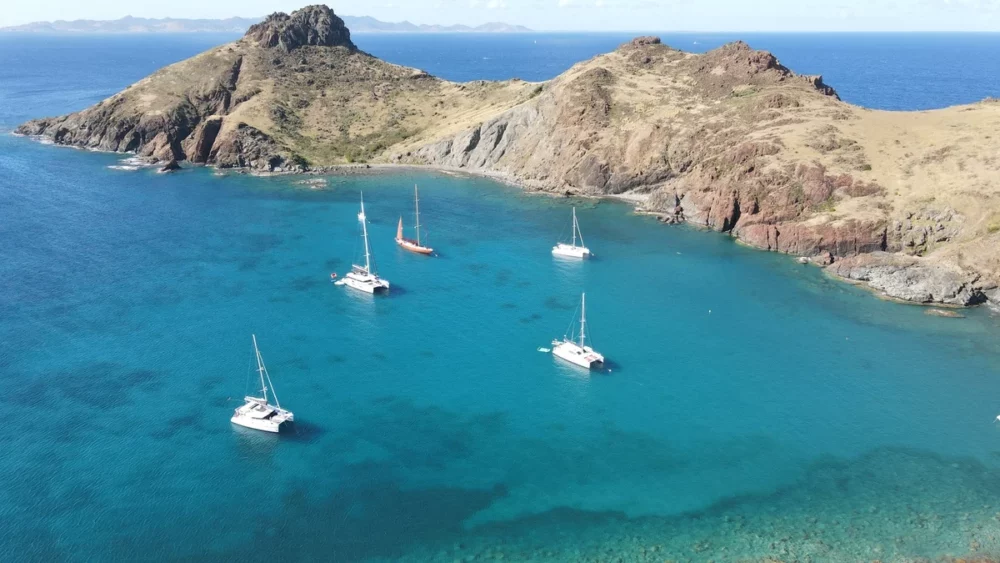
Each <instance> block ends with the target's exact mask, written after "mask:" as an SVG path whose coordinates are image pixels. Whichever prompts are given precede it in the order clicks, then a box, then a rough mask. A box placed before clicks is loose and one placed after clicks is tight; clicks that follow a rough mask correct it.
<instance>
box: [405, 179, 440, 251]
mask: <svg viewBox="0 0 1000 563" xmlns="http://www.w3.org/2000/svg"><path fill="white" fill-rule="evenodd" d="M413 206H414V208H415V210H416V212H415V214H414V216H415V221H414V223H415V224H414V230H415V231H416V235H417V239H416V240H413V239H408V238H406V237H405V236H403V218H402V217H400V218H399V227H398V228H397V229H396V244H398V245H399V246H400V247H402V248H404V249H406V250H409V251H410V252H416V253H417V254H433V253H434V249H433V248H431V247H429V246H424V245H423V244H421V243H420V197H419V196H418V195H417V186H413Z"/></svg>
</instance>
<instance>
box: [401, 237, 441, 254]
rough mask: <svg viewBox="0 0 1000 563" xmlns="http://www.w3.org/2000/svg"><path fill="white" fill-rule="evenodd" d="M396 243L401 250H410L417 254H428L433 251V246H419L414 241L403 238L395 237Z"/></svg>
mask: <svg viewBox="0 0 1000 563" xmlns="http://www.w3.org/2000/svg"><path fill="white" fill-rule="evenodd" d="M396 244H398V245H399V246H400V248H402V249H403V250H409V251H410V252H415V253H417V254H424V255H429V254H432V253H433V252H434V249H433V248H428V247H426V246H421V245H419V244H417V243H416V242H414V241H412V240H409V239H405V238H397V239H396Z"/></svg>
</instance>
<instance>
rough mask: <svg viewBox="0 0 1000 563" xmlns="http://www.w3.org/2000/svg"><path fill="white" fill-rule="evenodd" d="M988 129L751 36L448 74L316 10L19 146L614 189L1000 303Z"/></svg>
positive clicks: (958, 301) (830, 257)
mask: <svg viewBox="0 0 1000 563" xmlns="http://www.w3.org/2000/svg"><path fill="white" fill-rule="evenodd" d="M919 86H920V85H919V84H917V85H914V87H919ZM997 130H1000V101H997V100H985V101H983V102H980V103H976V104H971V105H967V106H961V107H953V108H947V109H942V110H934V111H922V112H891V111H873V110H868V109H864V108H860V107H856V106H853V105H850V104H847V103H844V102H843V101H841V100H840V98H839V97H838V96H837V93H836V92H835V91H834V89H833V88H831V87H830V86H828V85H827V84H825V83H824V82H823V80H822V78H821V77H819V76H803V75H799V74H796V73H794V72H792V71H791V70H790V69H788V68H787V67H785V66H784V65H782V64H781V63H780V62H779V61H778V59H777V58H776V57H774V55H772V54H771V53H768V52H766V51H757V50H754V49H752V48H751V47H750V46H748V45H747V44H745V43H743V42H734V43H730V44H728V45H725V46H723V47H720V48H718V49H713V50H711V51H709V52H707V53H704V54H693V53H686V52H683V51H680V50H677V49H672V48H670V47H668V46H667V45H664V44H662V43H661V41H660V39H659V38H656V37H639V38H636V39H634V40H632V41H631V42H628V43H625V44H624V45H621V46H620V47H619V48H617V49H615V50H614V51H612V52H610V53H606V54H604V55H599V56H597V57H594V58H592V59H589V60H587V61H584V62H581V63H579V64H577V65H575V66H573V67H572V68H571V69H569V70H567V71H566V72H564V73H562V74H561V75H559V76H558V77H556V78H554V79H552V80H550V81H547V82H542V83H530V82H524V81H522V80H517V79H513V80H508V81H503V82H490V81H474V82H468V83H463V84H460V83H454V82H449V81H446V80H441V79H438V78H435V77H433V76H431V75H429V74H427V73H426V72H424V71H421V70H419V69H414V68H406V67H402V66H399V65H395V64H391V63H388V62H385V61H382V60H380V59H378V58H376V57H374V56H372V55H370V54H368V53H365V52H364V51H362V50H360V49H359V48H358V47H357V46H356V45H355V44H354V42H353V41H352V40H351V31H350V30H349V29H348V28H347V26H346V24H345V22H344V21H343V20H341V18H339V17H337V16H336V15H335V14H334V13H333V11H332V10H330V9H329V8H328V7H326V6H309V7H307V8H303V9H301V10H298V11H296V12H293V13H292V14H283V13H276V14H273V15H271V16H269V17H268V18H267V19H266V20H264V21H263V22H261V23H257V24H254V25H253V26H251V27H250V29H249V30H248V31H247V33H246V34H245V35H244V36H243V38H241V39H239V40H237V41H234V42H231V43H228V44H226V45H221V46H219V47H216V48H213V49H210V50H208V51H206V52H205V53H202V54H200V55H197V56H195V57H192V58H190V59H188V60H185V61H181V62H179V63H176V64H173V65H170V66H168V67H166V68H163V69H161V70H159V71H157V72H155V73H154V74H152V75H151V76H149V77H148V78H145V79H143V80H140V81H139V82H137V83H135V84H133V85H132V86H129V87H128V88H126V89H125V90H124V91H122V92H120V93H118V94H115V95H113V96H111V97H110V98H108V99H106V100H104V101H102V102H100V103H98V104H96V105H94V106H92V107H90V108H88V109H84V110H82V111H79V112H76V113H71V114H69V115H63V116H58V117H49V118H42V119H35V120H32V121H29V122H28V123H25V124H23V125H21V126H20V127H18V128H17V131H16V133H17V134H21V135H29V136H37V137H42V138H45V139H47V140H49V141H51V142H54V143H57V144H60V145H71V146H77V147H87V148H90V149H97V150H106V151H117V152H121V153H130V154H133V155H135V157H136V158H145V159H148V161H149V162H151V163H152V162H157V163H161V164H166V166H165V169H166V170H169V169H175V168H177V167H178V166H179V165H178V161H181V162H187V163H194V164H199V165H201V164H207V165H211V166H215V167H218V168H235V169H243V170H246V171H248V172H253V173H258V174H273V173H289V172H295V173H303V172H313V173H317V172H319V173H329V172H331V171H335V170H346V169H347V168H345V167H350V168H352V169H354V170H358V169H359V168H358V163H363V164H361V168H360V170H365V169H367V168H368V167H379V166H397V167H398V166H427V167H432V168H435V169H443V170H460V171H466V172H471V173H474V174H481V175H486V176H491V177H494V178H499V179H502V180H506V181H508V182H511V183H514V184H518V185H521V186H524V187H526V188H529V189H533V190H539V191H547V192H550V193H553V194H559V195H577V196H594V197H600V196H609V195H612V196H617V197H624V198H627V199H629V200H631V201H634V202H636V203H637V204H638V205H639V206H640V207H641V210H642V211H644V212H646V213H650V214H655V215H658V216H659V217H660V219H661V220H662V221H664V222H669V223H676V222H681V221H687V222H688V223H692V224H696V225H699V226H702V227H705V228H708V229H713V230H716V231H720V232H723V233H727V234H729V235H731V236H733V237H735V238H737V239H739V240H740V241H742V242H743V243H746V244H748V245H750V246H753V247H756V248H760V249H763V250H770V251H775V252H781V253H785V254H791V255H796V256H799V257H801V258H802V261H803V262H806V263H809V262H811V263H813V264H816V265H817V266H822V267H824V268H826V271H827V272H829V273H831V274H833V275H836V276H839V277H841V278H845V279H848V280H853V281H856V282H859V283H864V284H867V285H869V286H870V287H872V288H874V289H876V290H878V291H880V292H882V293H883V294H885V295H887V296H889V297H891V298H894V299H899V300H904V301H910V302H914V303H943V304H948V305H958V306H963V305H976V304H981V303H985V302H990V303H992V304H994V305H995V306H998V307H1000V183H998V182H997V180H996V179H997V172H996V170H997V167H998V164H1000V160H998V156H997V155H998V154H1000V135H997V133H996V131H997ZM720 275H726V274H725V273H723V272H720Z"/></svg>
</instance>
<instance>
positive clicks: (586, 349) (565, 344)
mask: <svg viewBox="0 0 1000 563" xmlns="http://www.w3.org/2000/svg"><path fill="white" fill-rule="evenodd" d="M586 329H587V294H586V293H584V294H583V295H582V296H581V298H580V334H579V338H578V339H577V340H573V339H571V338H570V336H569V335H566V336H563V338H562V340H553V341H552V354H553V355H554V356H556V357H557V358H561V359H563V360H566V361H567V362H569V363H571V364H575V365H578V366H580V367H584V368H587V369H600V368H602V367H604V356H602V355H601V354H600V353H598V352H597V351H596V350H594V349H593V348H591V347H590V346H587V338H586Z"/></svg>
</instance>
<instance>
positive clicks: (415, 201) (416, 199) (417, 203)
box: [413, 184, 420, 246]
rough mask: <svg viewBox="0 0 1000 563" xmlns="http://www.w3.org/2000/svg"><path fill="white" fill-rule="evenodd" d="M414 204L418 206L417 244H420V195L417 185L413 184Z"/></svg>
mask: <svg viewBox="0 0 1000 563" xmlns="http://www.w3.org/2000/svg"><path fill="white" fill-rule="evenodd" d="M413 205H414V207H415V208H416V215H417V217H416V223H417V225H416V229H417V246H420V196H419V195H417V185H416V184H414V185H413Z"/></svg>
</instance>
